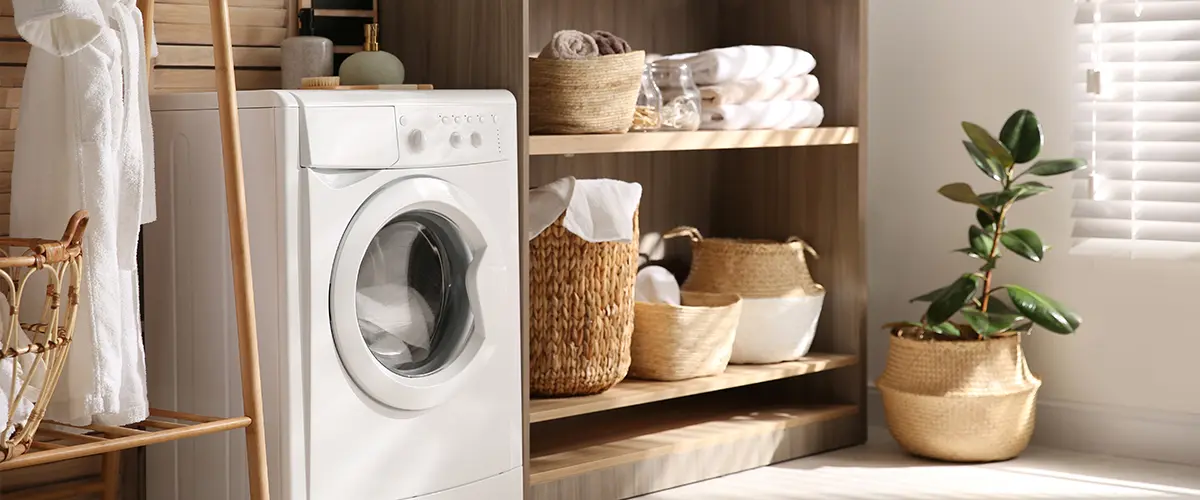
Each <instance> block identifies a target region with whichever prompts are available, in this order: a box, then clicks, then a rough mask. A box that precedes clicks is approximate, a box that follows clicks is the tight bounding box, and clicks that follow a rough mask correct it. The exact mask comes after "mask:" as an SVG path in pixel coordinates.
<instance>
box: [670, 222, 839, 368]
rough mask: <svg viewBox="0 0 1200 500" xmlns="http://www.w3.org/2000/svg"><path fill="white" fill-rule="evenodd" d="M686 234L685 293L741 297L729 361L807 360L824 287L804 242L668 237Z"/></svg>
mask: <svg viewBox="0 0 1200 500" xmlns="http://www.w3.org/2000/svg"><path fill="white" fill-rule="evenodd" d="M681 236H686V237H688V238H689V239H691V242H692V265H691V271H690V272H689V273H688V277H687V281H686V282H684V284H683V287H682V288H683V291H684V292H703V293H732V294H737V295H740V296H741V297H742V315H741V319H740V320H739V322H738V332H737V338H736V339H734V343H733V353H732V355H731V357H730V360H729V362H730V363H737V364H765V363H779V362H782V361H791V360H794V359H798V358H800V357H803V356H804V355H805V354H807V353H808V350H809V348H810V347H811V346H812V343H813V338H814V336H815V335H816V331H817V320H818V319H819V317H820V314H821V307H822V306H823V304H824V299H825V288H824V287H822V286H821V285H819V284H817V283H816V282H815V281H814V280H813V277H812V274H810V273H809V270H808V263H807V261H806V260H805V254H810V255H812V256H814V257H815V256H816V252H815V251H814V250H813V248H812V247H811V246H809V245H808V244H807V243H805V242H804V241H803V240H801V239H799V238H796V237H792V238H789V239H788V240H787V241H784V242H778V241H765V240H741V239H728V238H704V237H702V236H700V231H698V230H697V229H696V228H694V227H687V226H684V227H678V228H675V229H672V230H671V231H668V232H667V233H666V234H664V235H663V237H664V238H677V237H681Z"/></svg>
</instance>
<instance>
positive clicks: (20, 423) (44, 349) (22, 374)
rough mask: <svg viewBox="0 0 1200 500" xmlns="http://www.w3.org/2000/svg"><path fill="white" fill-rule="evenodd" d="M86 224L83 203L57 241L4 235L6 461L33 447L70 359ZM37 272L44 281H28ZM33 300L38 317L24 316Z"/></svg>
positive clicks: (0, 281)
mask: <svg viewBox="0 0 1200 500" xmlns="http://www.w3.org/2000/svg"><path fill="white" fill-rule="evenodd" d="M86 227H87V212H84V211H79V212H76V213H75V215H74V216H73V217H71V220H70V222H69V223H68V224H67V230H66V232H64V233H63V237H62V239H61V240H59V241H52V240H41V239H34V238H0V293H3V294H4V296H5V298H6V299H8V306H9V307H8V314H9V316H8V318H7V320H8V321H6V322H0V324H2V325H3V327H4V331H3V332H0V348H2V349H0V374H3V376H0V384H2V386H3V388H4V390H3V391H0V394H2V395H0V397H4V398H5V401H4V404H5V407H6V408H8V410H9V411H8V412H7V413H5V414H3V415H0V418H3V419H5V420H0V421H2V422H4V433H3V434H0V462H4V461H6V460H11V459H13V458H16V457H18V456H21V454H23V453H25V452H26V451H28V450H29V447H30V445H32V443H33V436H34V435H35V434H37V431H38V427H39V426H40V425H41V423H42V418H43V417H44V416H45V415H46V406H47V405H49V404H50V398H52V397H53V396H54V388H55V387H56V386H57V385H58V380H59V377H60V376H61V375H62V371H63V367H64V366H65V365H66V361H67V353H68V352H69V351H70V347H71V338H72V335H74V333H75V313H76V311H77V310H78V309H79V294H80V290H81V287H80V284H81V282H82V279H83V232H84V229H86ZM9 250H11V251H13V252H14V253H11V254H10V253H7V252H8V251H9ZM16 252H21V253H19V254H18V253H16ZM35 276H36V277H38V278H39V279H38V280H37V281H40V282H41V283H39V284H38V285H33V284H29V281H30V278H32V277H35ZM27 284H28V286H27ZM63 299H66V300H65V301H64V300H63ZM31 308H32V309H34V310H40V311H41V315H40V316H39V318H38V322H37V323H21V322H20V317H21V311H22V310H28V309H31Z"/></svg>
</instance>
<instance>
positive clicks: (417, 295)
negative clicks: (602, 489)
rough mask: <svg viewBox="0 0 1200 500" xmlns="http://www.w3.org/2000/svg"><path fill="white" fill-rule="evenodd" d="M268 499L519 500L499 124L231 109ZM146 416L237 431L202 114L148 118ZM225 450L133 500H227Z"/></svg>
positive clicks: (479, 116) (515, 327)
mask: <svg viewBox="0 0 1200 500" xmlns="http://www.w3.org/2000/svg"><path fill="white" fill-rule="evenodd" d="M238 101H239V104H240V105H241V111H240V117H241V134H242V143H243V157H244V160H245V186H246V191H247V205H248V212H249V231H250V239H251V262H252V266H253V276H254V288H255V294H254V298H255V301H256V304H257V313H258V314H257V324H258V335H259V347H260V359H261V364H262V382H263V399H264V404H265V411H266V415H265V423H266V432H267V448H268V453H269V455H270V458H269V463H270V478H271V498H273V499H280V500H399V499H409V498H420V499H423V500H424V499H428V500H481V499H488V500H517V499H520V498H522V489H523V472H522V469H521V460H522V450H521V447H522V435H521V426H522V424H521V411H522V410H521V356H520V316H519V314H520V303H519V300H520V299H519V296H520V294H519V293H518V289H519V287H518V282H519V272H520V271H519V264H518V239H517V238H518V237H519V234H518V225H517V224H518V212H517V196H518V184H517V182H518V181H517V144H516V129H517V125H516V105H515V101H514V99H513V97H512V95H511V94H509V93H508V92H505V91H450V90H446V91H442V90H438V91H330V90H317V91H291V92H285V91H257V92H241V93H239V94H238ZM151 105H152V108H153V120H154V136H155V148H156V157H157V162H158V163H157V176H158V178H157V189H158V200H159V202H158V203H159V205H158V214H159V217H158V222H155V223H153V224H151V225H149V226H147V227H146V231H145V240H144V255H145V264H146V265H145V266H144V268H143V269H144V275H145V278H144V279H145V285H144V291H145V301H146V307H145V311H146V313H145V316H146V351H147V352H146V357H147V364H148V372H149V378H150V400H151V401H152V402H153V403H154V404H155V406H156V407H160V408H167V409H176V410H179V411H184V412H190V413H198V414H202V415H216V416H228V415H240V414H241V411H242V410H241V408H242V405H241V393H240V385H239V378H238V377H239V375H238V362H237V356H236V353H237V338H236V335H235V331H236V330H235V318H234V306H233V299H232V292H231V290H232V288H231V269H230V259H229V256H228V253H229V247H228V237H227V234H226V216H225V196H224V184H223V178H222V174H221V141H220V128H219V124H218V116H217V106H216V105H217V102H216V97H215V95H214V94H211V93H208V94H175V95H159V96H156V97H155V98H154V99H153V100H152V103H151ZM245 463H246V458H245V450H244V446H243V441H242V437H241V431H238V433H237V434H236V435H234V434H229V433H226V434H222V435H216V436H209V437H205V438H201V439H197V440H186V441H181V442H178V443H172V444H165V445H157V446H153V447H151V448H150V451H149V455H148V467H149V474H148V476H149V481H148V488H149V491H148V498H151V499H154V500H166V499H173V498H179V499H196V500H223V499H229V500H242V499H245V498H248V492H247V486H246V483H247V481H246V474H245Z"/></svg>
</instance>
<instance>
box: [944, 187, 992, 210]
mask: <svg viewBox="0 0 1200 500" xmlns="http://www.w3.org/2000/svg"><path fill="white" fill-rule="evenodd" d="M938 194H941V195H942V196H945V197H946V198H949V199H950V200H952V201H957V202H959V203H966V204H968V205H975V206H977V207H979V208H982V209H984V210H988V207H986V206H984V205H983V203H981V202H980V201H979V196H977V195H976V194H975V190H974V189H971V185H970V184H967V183H965V182H955V183H953V184H946V185H945V186H942V187H941V188H940V189H938Z"/></svg>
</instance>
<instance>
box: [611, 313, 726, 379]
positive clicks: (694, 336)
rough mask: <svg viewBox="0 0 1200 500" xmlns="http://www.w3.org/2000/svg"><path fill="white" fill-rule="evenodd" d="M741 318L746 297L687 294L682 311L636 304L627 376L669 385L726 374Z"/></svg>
mask: <svg viewBox="0 0 1200 500" xmlns="http://www.w3.org/2000/svg"><path fill="white" fill-rule="evenodd" d="M741 314H742V298H741V297H738V296H737V295H733V294H720V293H695V292H685V293H683V304H682V305H678V306H676V305H671V304H661V303H651V302H638V303H636V304H634V317H633V324H634V327H633V343H632V345H631V347H630V353H631V356H632V360H633V362H632V364H631V365H630V367H629V375H630V376H632V377H637V378H642V379H647V380H668V381H669V380H684V379H689V378H696V377H707V376H711V375H718V374H720V373H721V372H724V371H725V367H726V366H727V365H728V364H729V357H730V355H731V354H732V352H733V340H734V338H735V335H736V334H737V326H738V319H739V317H740V316H741Z"/></svg>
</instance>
